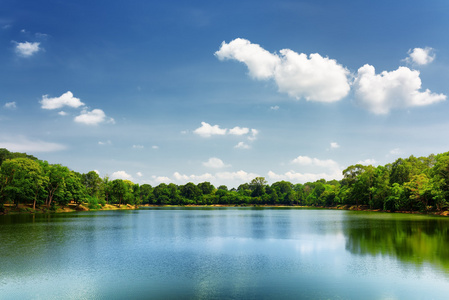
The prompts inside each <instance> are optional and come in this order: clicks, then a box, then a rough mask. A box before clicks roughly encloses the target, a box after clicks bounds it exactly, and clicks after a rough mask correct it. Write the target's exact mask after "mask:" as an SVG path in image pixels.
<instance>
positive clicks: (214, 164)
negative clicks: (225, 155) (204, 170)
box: [203, 157, 230, 169]
mask: <svg viewBox="0 0 449 300" xmlns="http://www.w3.org/2000/svg"><path fill="white" fill-rule="evenodd" d="M203 166H205V167H208V168H214V169H221V168H225V167H229V166H230V165H225V163H224V162H223V161H222V160H221V159H219V158H217V157H211V158H209V160H208V161H206V162H203Z"/></svg>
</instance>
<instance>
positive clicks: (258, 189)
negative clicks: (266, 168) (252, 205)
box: [249, 177, 267, 197]
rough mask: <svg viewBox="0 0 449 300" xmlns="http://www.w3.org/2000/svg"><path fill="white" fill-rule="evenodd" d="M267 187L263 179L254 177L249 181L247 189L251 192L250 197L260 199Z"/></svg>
mask: <svg viewBox="0 0 449 300" xmlns="http://www.w3.org/2000/svg"><path fill="white" fill-rule="evenodd" d="M266 185H267V181H266V180H265V178H264V177H256V178H254V179H253V180H251V182H250V184H249V187H250V189H251V191H252V193H251V196H252V197H260V196H262V195H263V194H264V193H265V186H266Z"/></svg>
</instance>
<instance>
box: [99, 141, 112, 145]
mask: <svg viewBox="0 0 449 300" xmlns="http://www.w3.org/2000/svg"><path fill="white" fill-rule="evenodd" d="M98 145H101V146H104V145H112V142H111V141H110V140H107V141H106V142H103V141H99V142H98Z"/></svg>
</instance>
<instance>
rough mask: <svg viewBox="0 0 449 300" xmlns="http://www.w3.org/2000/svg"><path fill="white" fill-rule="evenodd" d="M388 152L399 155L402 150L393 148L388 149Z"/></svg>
mask: <svg viewBox="0 0 449 300" xmlns="http://www.w3.org/2000/svg"><path fill="white" fill-rule="evenodd" d="M390 154H391V155H401V154H402V150H401V149H399V148H394V149H392V150H390Z"/></svg>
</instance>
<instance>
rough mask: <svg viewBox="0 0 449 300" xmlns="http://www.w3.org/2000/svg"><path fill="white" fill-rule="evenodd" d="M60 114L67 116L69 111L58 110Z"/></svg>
mask: <svg viewBox="0 0 449 300" xmlns="http://www.w3.org/2000/svg"><path fill="white" fill-rule="evenodd" d="M58 115H60V116H67V113H66V112H65V111H62V110H61V111H60V112H58Z"/></svg>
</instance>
